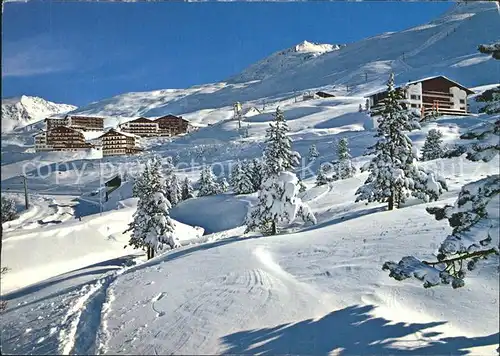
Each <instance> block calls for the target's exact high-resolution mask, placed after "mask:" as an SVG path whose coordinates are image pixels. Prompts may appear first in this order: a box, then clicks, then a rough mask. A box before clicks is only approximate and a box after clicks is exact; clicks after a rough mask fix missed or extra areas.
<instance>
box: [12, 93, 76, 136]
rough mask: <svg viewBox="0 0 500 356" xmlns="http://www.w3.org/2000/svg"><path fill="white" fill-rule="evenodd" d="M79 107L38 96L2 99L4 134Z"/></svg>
mask: <svg viewBox="0 0 500 356" xmlns="http://www.w3.org/2000/svg"><path fill="white" fill-rule="evenodd" d="M76 108H77V107H76V106H74V105H68V104H58V103H53V102H51V101H48V100H45V99H43V98H40V97H38V96H29V95H21V96H19V97H14V98H8V99H2V132H8V131H12V130H14V129H17V128H21V127H24V126H27V125H31V124H34V123H36V122H38V121H40V120H43V119H45V118H46V117H47V116H52V115H56V114H63V113H67V112H69V111H73V110H75V109H76Z"/></svg>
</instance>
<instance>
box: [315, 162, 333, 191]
mask: <svg viewBox="0 0 500 356" xmlns="http://www.w3.org/2000/svg"><path fill="white" fill-rule="evenodd" d="M328 182H330V179H329V178H328V177H327V176H326V166H325V165H324V164H322V165H320V166H319V168H318V172H317V174H316V186H318V187H319V186H320V185H325V184H328Z"/></svg>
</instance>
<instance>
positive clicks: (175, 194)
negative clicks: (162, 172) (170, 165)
mask: <svg viewBox="0 0 500 356" xmlns="http://www.w3.org/2000/svg"><path fill="white" fill-rule="evenodd" d="M167 184H168V187H167V192H168V193H167V194H168V196H167V198H168V200H169V201H170V204H172V206H176V205H177V204H178V203H179V202H180V201H181V200H182V188H181V184H180V182H179V178H177V175H175V174H172V175H171V176H170V179H169V181H168V182H167Z"/></svg>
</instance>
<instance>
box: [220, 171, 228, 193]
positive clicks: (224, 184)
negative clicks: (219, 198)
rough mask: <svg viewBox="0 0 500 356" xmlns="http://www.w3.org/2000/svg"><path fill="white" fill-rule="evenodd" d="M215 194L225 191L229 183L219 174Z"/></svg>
mask: <svg viewBox="0 0 500 356" xmlns="http://www.w3.org/2000/svg"><path fill="white" fill-rule="evenodd" d="M217 186H218V189H217V194H222V193H226V192H227V191H228V190H229V183H228V182H227V179H226V177H224V176H223V175H221V176H220V177H219V179H217Z"/></svg>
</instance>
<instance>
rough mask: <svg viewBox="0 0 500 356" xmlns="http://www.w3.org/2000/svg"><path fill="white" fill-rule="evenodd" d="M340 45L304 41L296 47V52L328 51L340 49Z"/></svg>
mask: <svg viewBox="0 0 500 356" xmlns="http://www.w3.org/2000/svg"><path fill="white" fill-rule="evenodd" d="M339 48H340V46H339V45H332V44H327V43H316V42H309V41H306V40H304V41H302V42H301V43H299V44H298V45H296V46H295V47H294V50H295V52H309V53H311V52H312V53H326V52H330V51H334V50H336V49H339Z"/></svg>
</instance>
